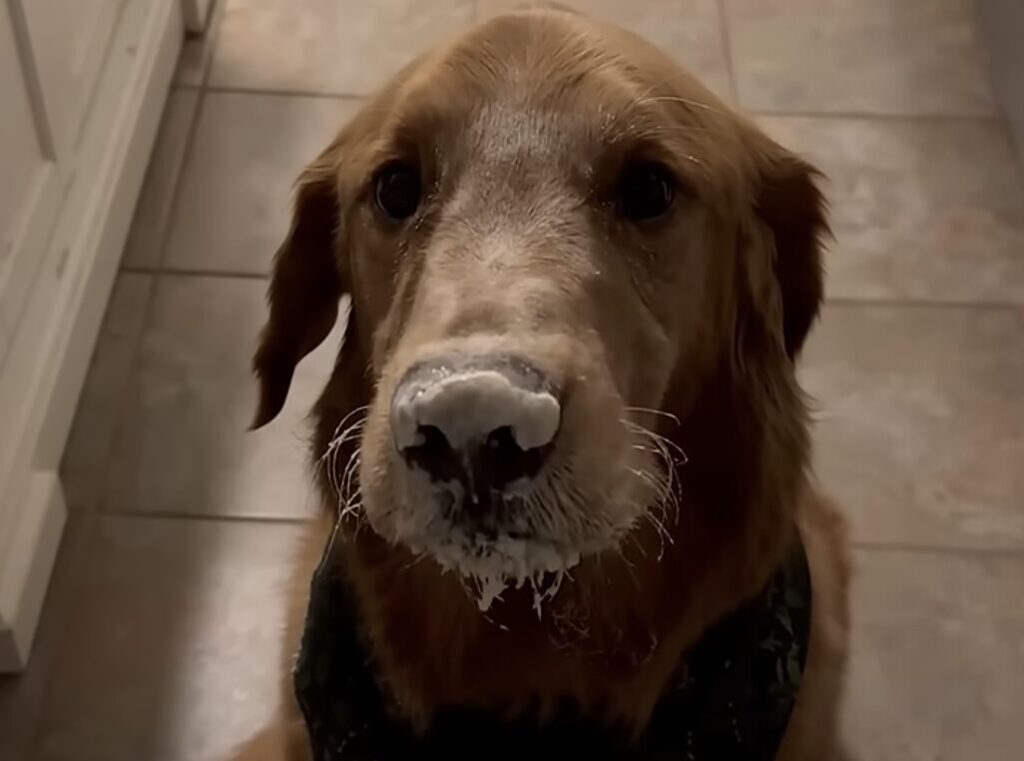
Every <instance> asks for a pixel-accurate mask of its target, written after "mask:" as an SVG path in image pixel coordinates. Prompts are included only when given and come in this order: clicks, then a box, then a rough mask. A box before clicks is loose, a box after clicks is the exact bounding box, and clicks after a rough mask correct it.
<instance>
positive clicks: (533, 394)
mask: <svg viewBox="0 0 1024 761" xmlns="http://www.w3.org/2000/svg"><path fill="white" fill-rule="evenodd" d="M560 419H561V407H560V406H559V404H558V400H557V399H555V397H554V396H552V395H551V394H549V393H547V392H537V391H527V390H526V389H522V388H519V387H518V386H516V385H515V384H513V383H512V381H510V380H509V379H508V378H506V377H505V376H504V375H503V374H501V373H499V372H496V371H491V370H485V371H480V370H475V371H471V372H466V373H459V374H455V375H451V376H449V377H447V378H445V379H444V380H441V381H434V382H432V383H431V384H430V385H426V386H414V387H412V388H410V389H408V390H406V391H405V392H404V393H401V394H400V395H399V397H398V398H397V399H396V400H395V404H394V405H393V408H392V427H393V430H394V434H395V441H396V442H397V443H398V446H399V448H405V447H409V446H416V445H418V444H422V443H423V441H422V436H421V435H420V433H419V430H420V427H421V426H424V425H429V426H434V427H436V428H438V429H439V430H440V431H442V432H443V433H444V436H445V438H446V439H447V440H448V443H449V445H450V446H451V447H452V448H453V449H461V448H462V447H464V446H466V444H467V442H468V441H469V440H471V439H474V438H477V437H479V436H480V434H481V431H484V432H486V431H492V430H494V429H496V428H502V427H506V426H507V427H509V428H511V430H512V436H513V438H514V439H515V442H516V444H518V445H519V447H520V449H524V450H526V449H534V448H536V447H540V446H544V445H545V444H547V443H548V442H550V441H551V440H552V439H553V438H554V437H555V433H556V432H557V431H558V426H559V421H560Z"/></svg>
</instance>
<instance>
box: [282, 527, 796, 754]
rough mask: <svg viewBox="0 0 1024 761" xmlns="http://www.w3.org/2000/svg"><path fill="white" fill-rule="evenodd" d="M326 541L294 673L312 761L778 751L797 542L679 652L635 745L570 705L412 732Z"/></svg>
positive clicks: (792, 696) (790, 651)
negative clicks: (378, 674)
mask: <svg viewBox="0 0 1024 761" xmlns="http://www.w3.org/2000/svg"><path fill="white" fill-rule="evenodd" d="M333 542H334V537H333V536H332V538H331V541H329V542H328V545H327V549H326V551H325V553H324V558H323V560H321V562H320V567H319V568H318V569H317V571H316V573H315V574H314V576H313V582H312V586H311V596H310V602H309V611H308V613H307V616H306V628H305V631H304V632H303V636H302V646H301V650H300V652H299V658H298V662H297V663H296V666H295V674H294V676H295V692H296V696H297V698H298V702H299V706H300V707H301V708H302V712H303V715H304V716H305V719H306V725H307V727H308V729H309V737H310V743H311V745H312V749H313V761H417V760H418V759H423V760H424V761H428V760H429V759H444V761H463V760H465V761H469V759H473V760H474V761H476V760H478V759H479V760H484V759H486V760H487V761H504V759H509V761H511V759H517V761H522V760H523V759H527V760H528V761H542V760H543V759H548V758H554V757H555V754H561V753H568V754H572V755H570V756H569V757H570V758H571V757H573V756H575V757H576V758H580V757H583V758H587V759H588V761H589V760H590V759H602V760H603V759H607V760H608V761H612V760H613V759H614V760H615V761H619V760H622V761H625V760H626V759H629V760H630V761H655V760H656V759H657V760H658V761H669V760H670V759H671V760H672V761H771V760H772V759H773V758H774V757H775V755H776V752H777V751H778V748H779V745H780V743H781V741H782V736H783V733H784V732H785V730H786V725H787V723H788V721H789V716H790V713H792V710H793V705H794V703H795V701H796V695H797V691H798V690H799V687H800V677H801V675H802V673H803V668H804V663H805V661H806V658H807V642H808V635H809V630H810V612H811V580H810V574H809V572H808V568H807V557H806V555H805V553H804V548H803V545H802V544H801V543H800V542H799V541H798V542H796V544H795V545H794V547H793V550H792V552H791V553H790V554H789V556H788V557H787V559H786V561H785V562H784V563H783V564H782V565H781V567H780V568H779V570H778V571H777V572H776V573H775V575H774V576H773V577H772V578H771V580H770V581H769V582H768V584H767V585H766V586H765V588H764V590H763V591H762V592H761V593H760V594H759V595H758V596H757V597H755V598H754V599H753V600H751V601H749V602H748V603H746V604H745V605H744V606H743V607H741V608H740V609H739V610H737V611H736V612H734V613H732V614H731V615H729V616H728V617H727V618H726V619H725V620H723V621H721V622H720V623H718V624H717V625H716V626H714V627H713V628H712V629H710V630H709V631H708V632H707V634H705V635H704V637H703V638H702V639H701V640H700V642H698V643H697V645H696V646H695V647H694V648H693V649H692V650H690V652H689V653H687V655H686V657H685V660H684V662H683V663H682V664H681V665H680V668H679V670H678V672H677V674H676V677H675V679H674V681H673V683H672V686H671V687H670V688H669V689H668V690H667V691H666V692H665V694H664V695H663V696H662V697H661V700H660V701H659V703H658V705H657V707H656V708H655V711H654V715H653V717H652V720H651V723H650V725H649V726H648V728H647V730H646V732H645V733H644V734H643V735H642V736H641V737H640V738H639V739H638V740H634V739H631V738H630V737H629V736H627V735H626V733H624V732H621V731H617V730H615V729H610V728H608V727H606V726H602V725H600V724H597V723H595V722H594V721H593V720H588V719H587V718H586V717H583V716H580V715H579V714H578V713H577V712H575V711H574V710H573V708H572V707H571V706H566V707H565V708H564V710H562V711H560V712H559V713H558V714H557V715H556V717H555V718H554V719H553V720H552V721H550V722H549V723H545V724H544V725H542V726H539V725H538V724H537V723H536V722H533V721H530V720H528V719H523V720H519V721H515V722H507V721H502V720H500V719H497V718H495V717H493V716H490V715H488V714H486V713H482V712H477V711H465V710H446V711H443V712H441V713H440V714H439V715H438V716H437V717H436V718H435V720H434V722H433V723H432V725H431V727H430V729H429V730H428V731H427V733H426V734H424V735H414V734H413V733H412V731H411V729H410V728H409V727H408V726H407V725H406V724H405V723H404V722H403V720H402V719H401V717H399V716H398V715H397V714H396V713H395V711H394V710H393V708H392V706H391V705H390V703H389V699H388V697H387V695H386V693H385V692H384V691H383V690H382V689H381V688H380V686H379V684H378V683H377V680H376V679H375V676H374V670H373V665H372V663H371V660H370V656H369V653H368V651H367V649H366V647H365V646H364V643H363V642H362V640H361V636H360V633H359V626H358V622H357V617H356V613H355V604H354V601H353V599H352V595H351V593H350V591H349V589H348V585H347V583H346V582H345V580H344V578H343V577H342V576H341V572H340V570H339V566H340V563H337V562H335V561H334V560H333V559H332V554H333V553H332V547H333Z"/></svg>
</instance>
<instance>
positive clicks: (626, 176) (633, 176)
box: [616, 162, 675, 222]
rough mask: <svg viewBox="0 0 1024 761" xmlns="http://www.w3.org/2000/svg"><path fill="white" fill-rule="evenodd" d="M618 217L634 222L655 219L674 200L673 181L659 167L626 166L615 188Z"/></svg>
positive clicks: (661, 167)
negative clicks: (619, 213) (620, 215)
mask: <svg viewBox="0 0 1024 761" xmlns="http://www.w3.org/2000/svg"><path fill="white" fill-rule="evenodd" d="M616 195H617V201H618V205H619V210H620V212H621V214H622V215H623V216H624V217H626V219H629V220H632V221H634V222H644V221H647V220H651V219H657V218H658V217H660V216H661V215H663V214H664V213H665V212H667V211H668V210H669V209H670V208H672V203H673V201H674V200H675V179H674V178H673V177H672V174H671V173H670V172H669V170H668V169H666V168H665V167H663V166H662V165H660V164H655V163H650V162H643V163H636V164H630V165H629V166H627V167H626V168H625V170H624V171H623V172H622V174H621V175H620V177H619V184H618V186H617V188H616Z"/></svg>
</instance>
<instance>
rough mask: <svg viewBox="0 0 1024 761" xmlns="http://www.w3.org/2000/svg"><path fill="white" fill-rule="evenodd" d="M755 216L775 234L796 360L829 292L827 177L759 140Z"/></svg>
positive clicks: (787, 330) (777, 272) (775, 260)
mask: <svg viewBox="0 0 1024 761" xmlns="http://www.w3.org/2000/svg"><path fill="white" fill-rule="evenodd" d="M758 137H759V140H758V142H759V143H760V145H759V146H758V150H757V165H758V176H757V179H756V188H755V197H754V211H755V214H756V216H757V218H758V219H759V220H760V222H761V223H762V224H763V226H764V227H766V228H767V230H768V231H769V233H770V245H769V249H770V252H771V271H772V274H773V275H774V280H775V285H776V287H777V293H778V299H779V300H780V301H781V303H779V304H778V307H779V308H781V315H775V319H779V318H780V317H781V323H782V325H781V330H782V341H783V344H784V347H785V351H786V354H787V355H788V356H789V358H790V359H796V357H797V356H798V355H799V354H800V350H801V349H802V348H803V345H804V340H805V339H806V338H807V334H808V333H809V332H810V329H811V325H812V324H813V323H814V320H815V318H816V317H817V316H818V311H819V309H820V307H821V301H822V297H823V292H824V283H823V264H822V246H823V239H824V238H825V237H827V236H828V234H829V229H828V222H827V220H826V204H825V200H824V197H823V196H822V194H821V191H820V190H819V188H818V184H817V183H818V181H819V180H820V178H821V173H820V172H818V170H817V169H815V168H814V167H812V166H811V165H810V164H808V163H806V162H805V161H803V160H802V159H800V158H798V157H796V156H794V155H793V154H791V153H789V152H788V151H786V150H784V149H783V148H781V147H780V146H778V145H776V144H775V143H773V142H772V141H770V140H768V139H767V138H764V137H763V136H760V135H759V136H758Z"/></svg>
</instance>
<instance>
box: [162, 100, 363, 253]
mask: <svg viewBox="0 0 1024 761" xmlns="http://www.w3.org/2000/svg"><path fill="white" fill-rule="evenodd" d="M356 107H357V103H356V101H352V100H336V99H332V98H297V97H285V96H277V95H252V94H238V93H209V94H207V95H206V97H205V99H204V101H203V106H202V109H201V113H200V115H199V122H198V124H197V125H196V133H195V135H194V137H193V141H192V148H191V150H190V152H189V156H188V160H187V161H186V163H185V166H184V168H183V170H182V176H181V180H180V188H179V190H178V200H177V203H176V204H175V214H174V219H173V221H172V223H171V227H170V238H169V240H168V242H167V251H166V254H165V256H164V264H165V265H166V266H168V267H174V268H186V269H198V270H205V271H210V270H212V271H228V272H248V273H265V272H268V271H269V269H270V261H271V259H272V257H273V255H274V252H275V251H276V250H277V247H278V245H279V244H280V243H281V240H282V239H283V238H284V235H285V233H286V232H287V230H288V222H289V217H290V213H291V199H292V189H293V187H294V182H295V179H296V178H297V177H298V174H299V172H300V171H301V170H302V168H303V167H304V166H305V165H306V164H307V163H309V162H310V161H312V160H313V159H315V158H316V157H317V155H318V154H319V153H320V151H321V150H323V148H325V147H326V146H327V144H328V143H329V142H330V140H331V138H333V137H334V135H335V134H336V133H337V131H338V130H339V129H341V127H342V126H343V125H344V123H345V121H346V119H347V118H348V117H349V116H350V115H351V114H352V113H353V112H354V110H355V109H356Z"/></svg>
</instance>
